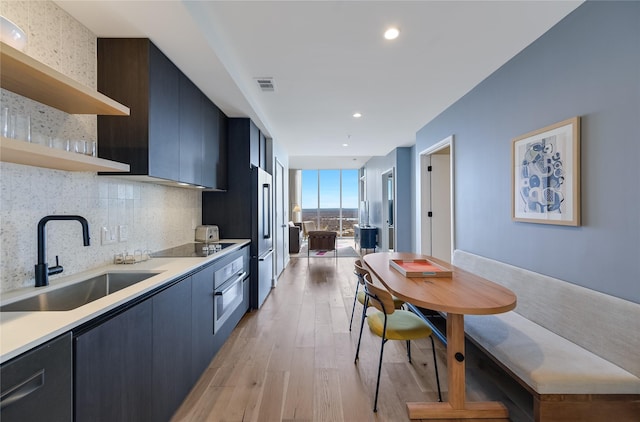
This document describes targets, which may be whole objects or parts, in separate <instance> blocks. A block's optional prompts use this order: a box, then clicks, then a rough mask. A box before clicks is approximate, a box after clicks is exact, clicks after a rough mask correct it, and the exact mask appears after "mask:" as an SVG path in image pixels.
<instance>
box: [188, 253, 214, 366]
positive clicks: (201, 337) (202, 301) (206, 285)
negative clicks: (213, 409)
mask: <svg viewBox="0 0 640 422" xmlns="http://www.w3.org/2000/svg"><path fill="white" fill-rule="evenodd" d="M214 269H215V268H214V266H213V265H210V266H208V267H206V268H204V269H203V270H202V271H199V272H197V273H195V274H194V275H193V276H192V281H191V306H192V308H191V318H192V323H191V326H192V330H193V331H192V354H191V356H192V367H193V370H192V372H193V377H194V378H195V379H197V378H198V377H200V374H202V372H203V371H204V370H205V369H206V368H207V366H208V365H209V362H211V359H212V358H213V355H214V354H215V350H214V342H213V300H214V297H213V274H214Z"/></svg>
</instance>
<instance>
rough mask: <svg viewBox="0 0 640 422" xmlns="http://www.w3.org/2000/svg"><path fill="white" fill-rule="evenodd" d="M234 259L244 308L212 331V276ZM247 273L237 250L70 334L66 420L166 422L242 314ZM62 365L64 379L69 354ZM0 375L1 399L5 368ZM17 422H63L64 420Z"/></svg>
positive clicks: (244, 251)
mask: <svg viewBox="0 0 640 422" xmlns="http://www.w3.org/2000/svg"><path fill="white" fill-rule="evenodd" d="M240 256H243V257H244V264H245V265H244V271H246V276H245V278H244V279H243V281H242V283H243V284H242V296H243V302H242V304H241V305H240V306H238V307H237V309H235V310H234V311H233V313H232V314H231V315H230V316H229V318H228V319H227V320H226V321H225V322H224V323H223V324H221V326H219V327H215V326H214V284H215V282H214V279H215V272H216V271H220V269H221V268H223V267H224V266H226V265H227V264H229V263H230V262H232V261H233V260H236V259H237V258H238V257H240ZM248 270H249V247H244V248H242V249H241V250H239V251H236V252H233V253H231V254H228V255H226V256H225V257H223V258H221V259H219V260H217V261H214V262H213V263H211V264H210V265H208V266H206V267H202V268H200V269H199V270H198V271H196V272H195V273H193V274H191V275H190V276H189V277H186V278H183V279H181V280H179V281H175V282H173V283H172V284H171V285H170V286H169V287H167V288H165V289H163V290H160V291H158V292H157V293H155V294H154V293H152V294H151V295H150V297H148V298H147V299H145V300H141V301H139V302H138V303H130V304H128V305H127V306H128V308H126V309H123V310H116V311H114V312H113V313H112V314H111V315H104V316H101V317H99V318H98V319H96V320H93V321H90V322H88V323H86V324H84V325H83V326H81V327H79V328H78V329H77V330H74V332H73V345H74V359H75V360H74V362H75V369H74V371H73V373H74V377H73V378H74V381H75V389H74V390H75V402H74V404H73V405H72V400H71V399H69V401H68V403H69V408H70V409H71V408H72V407H73V409H75V417H74V418H73V420H75V421H77V422H84V421H91V422H94V421H109V422H111V421H118V422H121V421H122V422H127V421H132V422H133V421H135V422H147V421H150V422H163V421H169V420H170V419H171V417H172V416H173V414H174V413H175V411H176V410H177V409H178V407H179V406H180V405H181V404H182V402H183V401H184V399H185V398H186V396H187V395H188V393H189V391H190V390H191V388H192V387H193V385H194V384H195V382H196V381H197V379H198V378H199V377H200V375H202V373H203V372H204V370H205V369H206V368H207V366H208V365H209V363H210V362H211V360H212V359H213V357H214V356H215V354H216V353H217V351H218V350H220V348H221V347H222V345H223V344H224V342H225V341H226V340H227V339H228V338H229V335H230V334H231V332H232V331H233V329H234V328H235V327H236V325H237V324H238V322H239V321H240V319H242V316H243V315H244V314H245V312H246V311H247V310H248V308H249V293H250V292H249V288H250V283H249V273H248ZM69 341H71V340H69ZM69 349H71V348H70V347H69ZM68 360H69V364H68V367H67V370H66V372H65V373H66V374H68V376H69V378H71V373H72V366H71V362H72V359H71V350H69V357H68ZM60 367H61V368H64V365H61V366H60ZM2 370H3V372H2V375H3V380H2V387H3V394H4V388H5V380H4V370H5V366H4V365H3V367H2ZM69 384H70V386H69V389H68V391H69V394H70V395H71V394H72V393H71V391H72V390H71V383H70V382H69ZM60 392H64V389H60ZM56 397H59V396H56ZM59 401H60V402H62V403H64V400H59ZM38 406H39V405H38ZM38 406H34V408H37V407H38ZM52 409H53V407H52ZM69 412H71V410H69ZM47 416H49V412H48V411H47ZM6 420H11V419H6ZM18 420H21V421H23V420H65V421H69V420H71V417H64V418H61V419H53V418H50V417H47V418H32V419H24V418H21V419H18ZM2 421H3V422H4V421H5V415H4V409H3V410H2Z"/></svg>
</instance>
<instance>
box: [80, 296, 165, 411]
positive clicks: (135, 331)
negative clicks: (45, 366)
mask: <svg viewBox="0 0 640 422" xmlns="http://www.w3.org/2000/svg"><path fill="white" fill-rule="evenodd" d="M151 328H152V302H151V301H150V300H146V301H144V302H142V303H140V304H138V305H136V306H134V307H133V308H130V309H128V310H126V311H125V312H123V313H121V314H119V315H117V316H115V317H113V318H111V319H109V320H107V321H106V322H104V323H102V324H100V325H98V326H97V327H95V328H93V329H91V330H89V331H87V332H85V333H82V334H79V335H77V336H76V337H75V341H74V343H75V391H76V400H75V420H76V421H78V422H81V421H105V422H106V421H123V422H126V421H131V422H134V421H151V420H152V417H151V403H152V395H151V388H150V380H151V359H150V358H151V356H152V342H151V340H152V339H151Z"/></svg>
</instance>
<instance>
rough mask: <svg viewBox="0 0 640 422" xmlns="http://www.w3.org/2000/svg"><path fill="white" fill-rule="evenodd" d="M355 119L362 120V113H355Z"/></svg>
mask: <svg viewBox="0 0 640 422" xmlns="http://www.w3.org/2000/svg"><path fill="white" fill-rule="evenodd" d="M353 117H355V118H356V119H357V118H360V117H362V113H357V112H356V113H353Z"/></svg>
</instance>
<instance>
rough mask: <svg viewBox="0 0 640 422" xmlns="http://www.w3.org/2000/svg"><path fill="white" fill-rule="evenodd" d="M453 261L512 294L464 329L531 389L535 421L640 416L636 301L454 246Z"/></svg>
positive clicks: (638, 309) (619, 421)
mask: <svg viewBox="0 0 640 422" xmlns="http://www.w3.org/2000/svg"><path fill="white" fill-rule="evenodd" d="M453 264H454V265H455V266H456V267H458V268H461V269H464V270H466V271H469V272H472V273H474V274H477V275H479V276H481V277H484V278H486V279H489V280H492V281H494V282H496V283H498V284H501V285H503V286H505V287H507V288H509V289H511V290H512V291H513V292H514V293H515V294H516V295H517V297H518V305H517V307H516V309H515V310H514V311H511V312H507V313H504V314H499V315H487V316H473V315H467V316H465V333H466V334H467V337H468V338H469V339H470V340H471V341H472V342H473V343H474V344H476V345H477V346H478V347H479V348H480V349H481V350H483V351H484V352H485V353H487V355H489V356H490V357H491V358H492V359H493V360H494V361H495V362H497V363H498V365H500V366H501V367H502V368H503V369H505V370H506V371H507V372H508V373H509V374H510V375H511V376H513V377H514V378H515V379H516V380H517V381H518V382H519V383H520V384H521V385H523V386H524V387H525V388H526V389H527V390H528V391H529V392H530V393H531V394H532V395H533V404H534V409H533V416H534V419H535V420H536V421H544V422H548V421H606V420H609V419H612V420H614V421H615V422H622V421H633V422H638V421H640V378H639V376H640V305H639V304H636V303H633V302H630V301H626V300H623V299H620V298H616V297H613V296H609V295H606V294H602V293H599V292H595V291H593V290H590V289H586V288H584V287H580V286H577V285H574V284H571V283H567V282H564V281H561V280H558V279H554V278H552V277H548V276H544V275H542V274H538V273H534V272H532V271H527V270H524V269H521V268H517V267H514V266H511V265H508V264H504V263H501V262H498V261H495V260H492V259H488V258H484V257H481V256H478V255H474V254H471V253H468V252H464V251H461V250H456V251H455V252H454V256H453Z"/></svg>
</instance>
